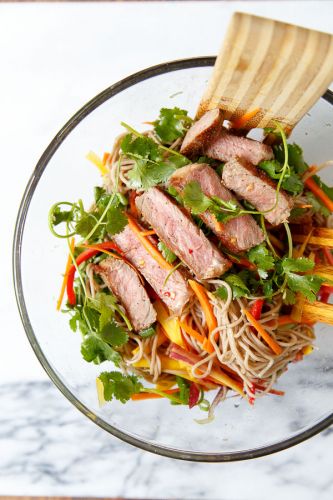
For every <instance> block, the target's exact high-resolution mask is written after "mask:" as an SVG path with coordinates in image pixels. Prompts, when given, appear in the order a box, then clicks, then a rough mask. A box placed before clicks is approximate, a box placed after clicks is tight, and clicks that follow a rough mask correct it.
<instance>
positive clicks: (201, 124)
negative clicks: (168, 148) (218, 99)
mask: <svg viewBox="0 0 333 500" xmlns="http://www.w3.org/2000/svg"><path fill="white" fill-rule="evenodd" d="M222 123H223V114H222V111H221V110H220V109H217V108H216V109H212V110H211V111H207V113H205V114H204V115H203V116H202V117H201V118H200V120H198V121H197V122H195V123H194V124H193V125H192V127H191V128H190V129H189V130H188V132H187V134H186V136H185V138H184V140H183V143H182V145H181V148H180V152H181V153H182V154H184V155H187V156H194V155H197V154H200V153H201V152H202V150H203V147H204V145H206V144H209V143H210V142H211V141H212V140H213V139H214V138H215V136H216V134H217V133H218V131H219V130H220V129H221V127H222Z"/></svg>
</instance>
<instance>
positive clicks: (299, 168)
mask: <svg viewBox="0 0 333 500" xmlns="http://www.w3.org/2000/svg"><path fill="white" fill-rule="evenodd" d="M288 163H289V165H290V166H291V167H294V169H295V171H296V173H297V174H299V175H303V174H304V172H305V171H306V170H307V169H308V165H307V164H306V163H305V161H304V158H303V150H302V148H301V147H300V146H299V145H298V144H295V143H293V144H288Z"/></svg>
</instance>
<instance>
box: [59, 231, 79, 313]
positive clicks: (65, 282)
mask: <svg viewBox="0 0 333 500" xmlns="http://www.w3.org/2000/svg"><path fill="white" fill-rule="evenodd" d="M74 247H75V240H74V238H72V239H71V242H70V249H71V253H73V252H74ZM71 265H72V257H71V254H69V255H68V258H67V262H66V267H65V272H64V277H63V280H62V285H61V289H60V294H59V297H58V300H57V311H60V307H61V304H62V301H63V299H64V295H65V290H66V285H67V278H68V271H69V270H70V267H71Z"/></svg>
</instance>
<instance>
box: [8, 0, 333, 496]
mask: <svg viewBox="0 0 333 500" xmlns="http://www.w3.org/2000/svg"><path fill="white" fill-rule="evenodd" d="M235 10H243V11H247V12H253V13H255V14H258V15H264V16H271V17H274V18H276V19H281V20H284V21H287V22H294V23H298V24H301V25H304V26H308V27H313V28H316V29H320V30H323V31H329V32H332V31H333V3H332V2H327V1H307V2H298V1H296V2H295V1H294V2H288V1H284V2H271V1H265V2H263V1H262V2H251V1H247V2H183V3H179V2H171V3H165V2H158V3H152V4H149V3H145V2H140V3H135V2H134V3H128V4H126V3H123V2H121V3H112V4H108V3H104V2H101V3H97V4H94V5H93V4H89V3H84V4H71V3H70V4H61V5H60V4H57V3H52V4H43V5H40V4H36V3H35V4H25V5H21V4H4V3H2V4H1V5H0V53H1V70H2V71H1V78H0V103H1V117H2V120H1V134H0V147H1V172H2V173H3V176H2V182H1V183H0V213H1V214H2V217H1V218H0V221H1V222H0V227H1V235H2V241H4V242H5V245H4V244H2V247H1V257H2V269H1V278H2V289H1V290H2V291H1V301H0V316H1V320H2V321H1V348H0V409H1V412H0V495H1V494H26V495H27V494H30V495H33V494H36V495H37V494H39V495H52V494H59V495H94V496H98V495H100V496H101V495H103V496H106V495H108V496H115V495H123V496H126V497H138V498H143V497H148V498H186V499H187V498H188V499H190V498H193V499H195V498H206V499H224V500H252V499H256V500H261V499H264V498H267V496H268V493H269V495H270V498H271V500H275V499H281V498H284V499H287V500H289V499H293V500H295V499H296V500H298V499H305V500H312V499H314V498H318V499H320V500H321V499H323V500H326V499H327V500H328V499H331V498H332V497H333V473H332V467H331V463H332V451H331V450H332V447H333V430H332V429H329V430H326V431H325V432H323V433H321V434H320V435H319V436H316V437H314V438H312V439H311V440H309V441H307V442H306V443H303V444H301V445H299V446H297V447H295V448H292V449H290V450H286V451H284V452H281V453H279V454H277V455H273V456H270V457H265V458H261V459H258V460H255V461H251V462H242V463H232V464H225V465H222V464H213V465H209V464H191V463H185V462H177V461H173V460H171V459H166V458H161V457H158V456H155V455H152V454H149V453H146V452H142V451H140V450H137V449H135V448H133V447H131V446H129V445H127V444H125V443H122V442H121V441H119V440H117V439H116V438H113V437H112V436H109V435H108V434H106V433H105V432H104V431H102V430H101V429H99V428H98V427H97V426H96V425H94V424H93V423H92V422H90V421H89V420H87V419H86V418H85V417H84V416H83V415H81V414H80V413H79V412H78V411H77V410H76V409H75V408H74V407H72V406H71V405H70V403H69V402H68V401H67V400H66V399H65V398H64V397H63V396H62V395H61V394H60V393H59V391H58V390H57V389H56V388H55V387H54V386H53V385H52V384H51V383H50V382H49V381H48V379H47V376H46V374H45V372H44V371H43V370H42V368H41V366H40V365H39V363H38V361H37V360H36V358H35V356H34V354H33V352H32V350H31V348H30V345H29V343H28V341H27V339H26V336H25V333H24V331H23V327H22V325H21V322H20V318H19V315H18V312H17V308H16V303H15V298H14V292H13V286H12V276H11V237H12V233H13V227H14V223H15V218H16V213H17V209H18V204H19V202H20V199H21V196H22V193H23V190H24V187H25V185H26V183H27V181H28V179H29V177H30V175H31V172H32V170H33V166H34V165H35V164H36V162H37V161H38V158H39V156H40V154H41V153H42V151H43V150H44V148H45V147H46V145H47V144H48V143H49V141H50V140H51V139H52V137H53V136H54V135H55V134H56V132H57V131H58V130H59V129H60V127H61V126H62V125H63V124H64V123H65V122H66V121H67V119H68V118H69V117H70V116H71V115H72V114H73V113H74V112H75V111H76V110H77V109H78V108H80V107H81V106H82V105H83V104H84V103H85V102H86V101H87V100H89V99H90V98H91V97H92V96H94V95H96V94H97V93H98V92H100V91H101V90H103V89H104V88H106V87H107V86H109V85H110V84H112V83H114V82H116V81H117V80H119V79H121V78H123V77H124V76H127V75H129V74H131V73H133V72H135V71H138V70H140V69H142V68H145V67H147V66H151V65H154V64H158V63H160V62H162V61H167V60H173V59H177V58H183V57H192V56H198V55H210V54H214V53H216V52H217V50H218V47H219V45H220V43H221V40H222V38H223V34H224V32H225V29H226V27H227V24H228V22H229V19H230V16H231V14H232V12H233V11H235ZM175 19H181V28H180V29H176V28H175ZM178 26H179V23H177V24H176V27H177V28H178Z"/></svg>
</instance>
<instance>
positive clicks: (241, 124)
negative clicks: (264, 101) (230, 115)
mask: <svg viewBox="0 0 333 500" xmlns="http://www.w3.org/2000/svg"><path fill="white" fill-rule="evenodd" d="M259 111H260V108H254V109H252V111H248V112H247V113H245V114H244V115H243V116H241V117H240V118H236V120H234V121H233V122H232V127H233V128H242V127H244V125H246V123H247V122H249V121H250V120H251V118H253V117H254V116H255V115H257V114H258V113H259Z"/></svg>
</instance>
